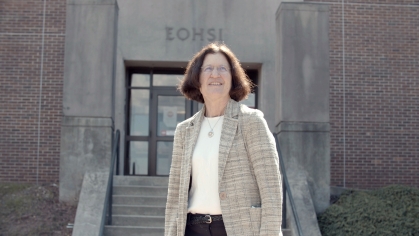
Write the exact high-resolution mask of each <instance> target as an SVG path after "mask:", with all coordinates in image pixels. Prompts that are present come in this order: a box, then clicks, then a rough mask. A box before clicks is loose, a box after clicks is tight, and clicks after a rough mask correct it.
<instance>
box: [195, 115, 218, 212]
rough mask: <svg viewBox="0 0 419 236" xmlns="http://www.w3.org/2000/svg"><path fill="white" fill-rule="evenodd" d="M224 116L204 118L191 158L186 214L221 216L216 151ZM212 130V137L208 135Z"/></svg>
mask: <svg viewBox="0 0 419 236" xmlns="http://www.w3.org/2000/svg"><path fill="white" fill-rule="evenodd" d="M223 121H224V116H218V117H211V118H207V117H204V120H203V121H202V124H201V130H200V132H199V136H198V140H197V141H196V145H195V149H194V152H193V156H192V186H191V190H190V191H189V202H188V212H190V213H194V214H211V215H221V206H220V197H219V195H218V150H219V147H220V138H221V130H222V126H223ZM209 123H210V124H211V127H212V128H213V133H214V136H212V137H211V138H210V137H209V136H208V133H209V132H210V131H211V128H210V125H209Z"/></svg>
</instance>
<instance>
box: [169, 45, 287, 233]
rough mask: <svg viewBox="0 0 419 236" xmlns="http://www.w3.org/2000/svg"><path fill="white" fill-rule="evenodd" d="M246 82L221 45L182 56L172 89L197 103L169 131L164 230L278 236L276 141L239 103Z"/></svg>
mask: <svg viewBox="0 0 419 236" xmlns="http://www.w3.org/2000/svg"><path fill="white" fill-rule="evenodd" d="M251 86H252V83H251V82H250V81H249V79H248V77H247V76H246V74H245V73H244V70H243V68H242V67H241V65H240V63H239V61H238V59H237V58H236V56H235V55H234V54H233V52H232V51H231V50H230V49H229V48H227V46H226V45H224V44H215V43H211V44H209V45H207V46H206V47H204V48H203V49H202V50H201V51H200V52H198V53H197V54H196V55H195V56H194V57H193V58H192V60H191V61H190V62H189V64H188V67H187V68H186V72H185V76H184V78H183V80H182V81H181V84H180V85H179V89H180V91H181V92H182V94H183V95H184V96H185V97H186V98H188V99H192V100H195V101H198V102H201V103H204V106H203V108H202V109H201V111H199V112H197V113H196V114H195V115H194V116H192V117H191V118H189V119H187V120H185V121H183V122H181V123H180V124H178V126H177V128H176V131H175V137H174V145H173V157H172V165H171V168H170V177H169V190H168V196H167V204H166V218H165V235H166V236H172V235H178V236H183V235H185V236H192V235H217V236H218V235H227V234H228V235H240V236H241V235H269V236H272V235H282V234H281V219H282V217H281V213H282V193H281V190H282V189H281V177H280V173H279V163H278V155H277V152H276V145H275V141H274V138H273V136H272V134H271V132H270V131H269V128H268V126H267V124H266V121H265V119H264V118H263V113H262V112H260V111H259V110H255V109H250V108H248V107H246V106H244V105H240V104H239V103H238V102H239V101H241V100H243V99H244V98H246V97H247V95H248V94H249V92H250V89H251Z"/></svg>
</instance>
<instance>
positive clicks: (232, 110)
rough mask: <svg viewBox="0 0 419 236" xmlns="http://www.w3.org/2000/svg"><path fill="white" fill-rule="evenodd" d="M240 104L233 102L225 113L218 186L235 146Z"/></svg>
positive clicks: (228, 105)
mask: <svg viewBox="0 0 419 236" xmlns="http://www.w3.org/2000/svg"><path fill="white" fill-rule="evenodd" d="M239 106H240V105H239V104H238V103H237V102H236V101H234V100H231V99H230V101H229V103H228V104H227V107H226V110H225V112H224V122H223V128H222V131H221V138H220V149H219V153H218V184H219V185H220V183H221V179H222V178H223V174H224V168H225V165H226V162H227V159H228V154H229V153H230V149H231V145H232V144H233V140H234V137H235V136H236V132H237V124H238V110H239Z"/></svg>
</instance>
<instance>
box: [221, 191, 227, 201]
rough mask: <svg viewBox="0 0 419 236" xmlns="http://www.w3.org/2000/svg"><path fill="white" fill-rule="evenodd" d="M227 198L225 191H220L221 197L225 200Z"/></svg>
mask: <svg viewBox="0 0 419 236" xmlns="http://www.w3.org/2000/svg"><path fill="white" fill-rule="evenodd" d="M226 198H227V194H226V193H225V192H221V193H220V199H221V200H225V199H226Z"/></svg>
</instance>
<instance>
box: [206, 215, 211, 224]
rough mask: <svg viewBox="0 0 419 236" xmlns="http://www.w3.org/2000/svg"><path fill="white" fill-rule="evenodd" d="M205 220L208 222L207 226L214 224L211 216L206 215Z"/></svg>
mask: <svg viewBox="0 0 419 236" xmlns="http://www.w3.org/2000/svg"><path fill="white" fill-rule="evenodd" d="M205 219H206V220H207V221H206V222H205V223H207V224H211V223H212V218H211V216H210V215H205Z"/></svg>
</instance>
